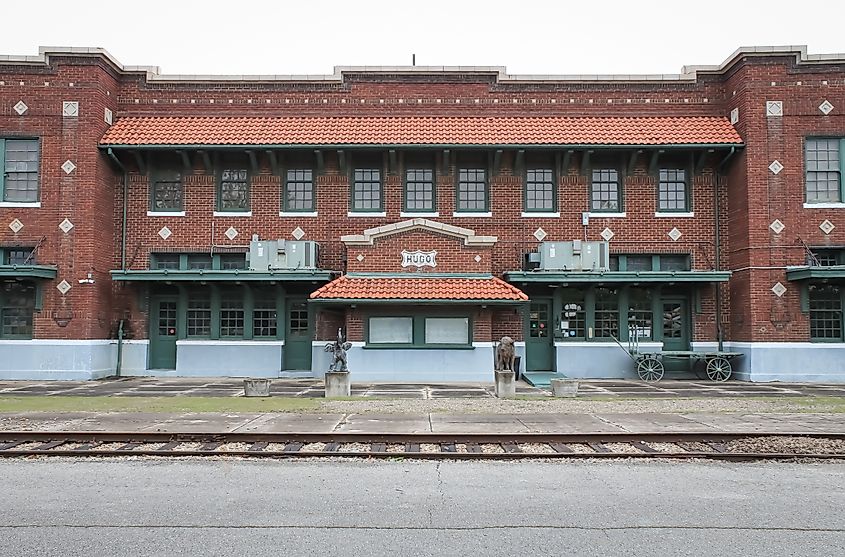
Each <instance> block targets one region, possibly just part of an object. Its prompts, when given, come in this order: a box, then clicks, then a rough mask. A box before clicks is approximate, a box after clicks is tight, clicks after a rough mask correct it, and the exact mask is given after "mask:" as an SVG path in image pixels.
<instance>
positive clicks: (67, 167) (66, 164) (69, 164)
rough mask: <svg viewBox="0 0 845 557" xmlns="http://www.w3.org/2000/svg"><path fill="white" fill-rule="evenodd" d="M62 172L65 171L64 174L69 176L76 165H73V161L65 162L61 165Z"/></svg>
mask: <svg viewBox="0 0 845 557" xmlns="http://www.w3.org/2000/svg"><path fill="white" fill-rule="evenodd" d="M62 170H64V171H65V174H70V173H71V172H73V171H74V170H76V165H75V164H73V161H71V160H66V161H65V162H64V164H62Z"/></svg>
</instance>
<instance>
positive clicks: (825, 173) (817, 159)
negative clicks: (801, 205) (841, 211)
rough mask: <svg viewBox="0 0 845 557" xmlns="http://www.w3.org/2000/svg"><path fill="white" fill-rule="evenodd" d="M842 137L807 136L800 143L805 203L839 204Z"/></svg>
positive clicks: (842, 187)
mask: <svg viewBox="0 0 845 557" xmlns="http://www.w3.org/2000/svg"><path fill="white" fill-rule="evenodd" d="M844 151H845V138H841V137H808V138H807V140H806V142H805V144H804V166H805V178H806V202H807V203H841V202H842V201H843V200H845V195H843V190H845V182H843V171H842V170H843V169H842V153H843V152H844Z"/></svg>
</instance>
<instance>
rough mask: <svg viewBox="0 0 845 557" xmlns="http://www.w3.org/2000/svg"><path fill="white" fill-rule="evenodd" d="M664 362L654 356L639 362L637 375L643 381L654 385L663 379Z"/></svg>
mask: <svg viewBox="0 0 845 557" xmlns="http://www.w3.org/2000/svg"><path fill="white" fill-rule="evenodd" d="M663 371H664V369H663V362H661V361H660V360H658V359H657V358H656V357H654V356H646V357H644V358H643V359H642V360H640V361H639V362H637V375H639V376H640V379H642V380H643V381H646V382H649V383H652V382H656V381H660V380H661V379H663Z"/></svg>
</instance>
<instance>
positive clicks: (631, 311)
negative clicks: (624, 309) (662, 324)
mask: <svg viewBox="0 0 845 557" xmlns="http://www.w3.org/2000/svg"><path fill="white" fill-rule="evenodd" d="M628 295H629V299H628V334H629V338H632V337H631V336H630V335H633V334H634V331H636V334H637V337H638V338H639V339H640V340H651V339H652V338H653V335H654V328H653V323H654V311H653V309H652V296H651V291H649V290H645V289H642V288H631V290H630V291H629V294H628Z"/></svg>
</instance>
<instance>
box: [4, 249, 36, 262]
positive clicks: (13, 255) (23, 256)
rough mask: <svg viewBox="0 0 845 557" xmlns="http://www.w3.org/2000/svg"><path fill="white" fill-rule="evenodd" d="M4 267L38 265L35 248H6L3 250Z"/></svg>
mask: <svg viewBox="0 0 845 557" xmlns="http://www.w3.org/2000/svg"><path fill="white" fill-rule="evenodd" d="M2 263H3V265H37V263H36V261H35V250H34V249H33V248H6V249H5V250H3V258H2Z"/></svg>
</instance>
